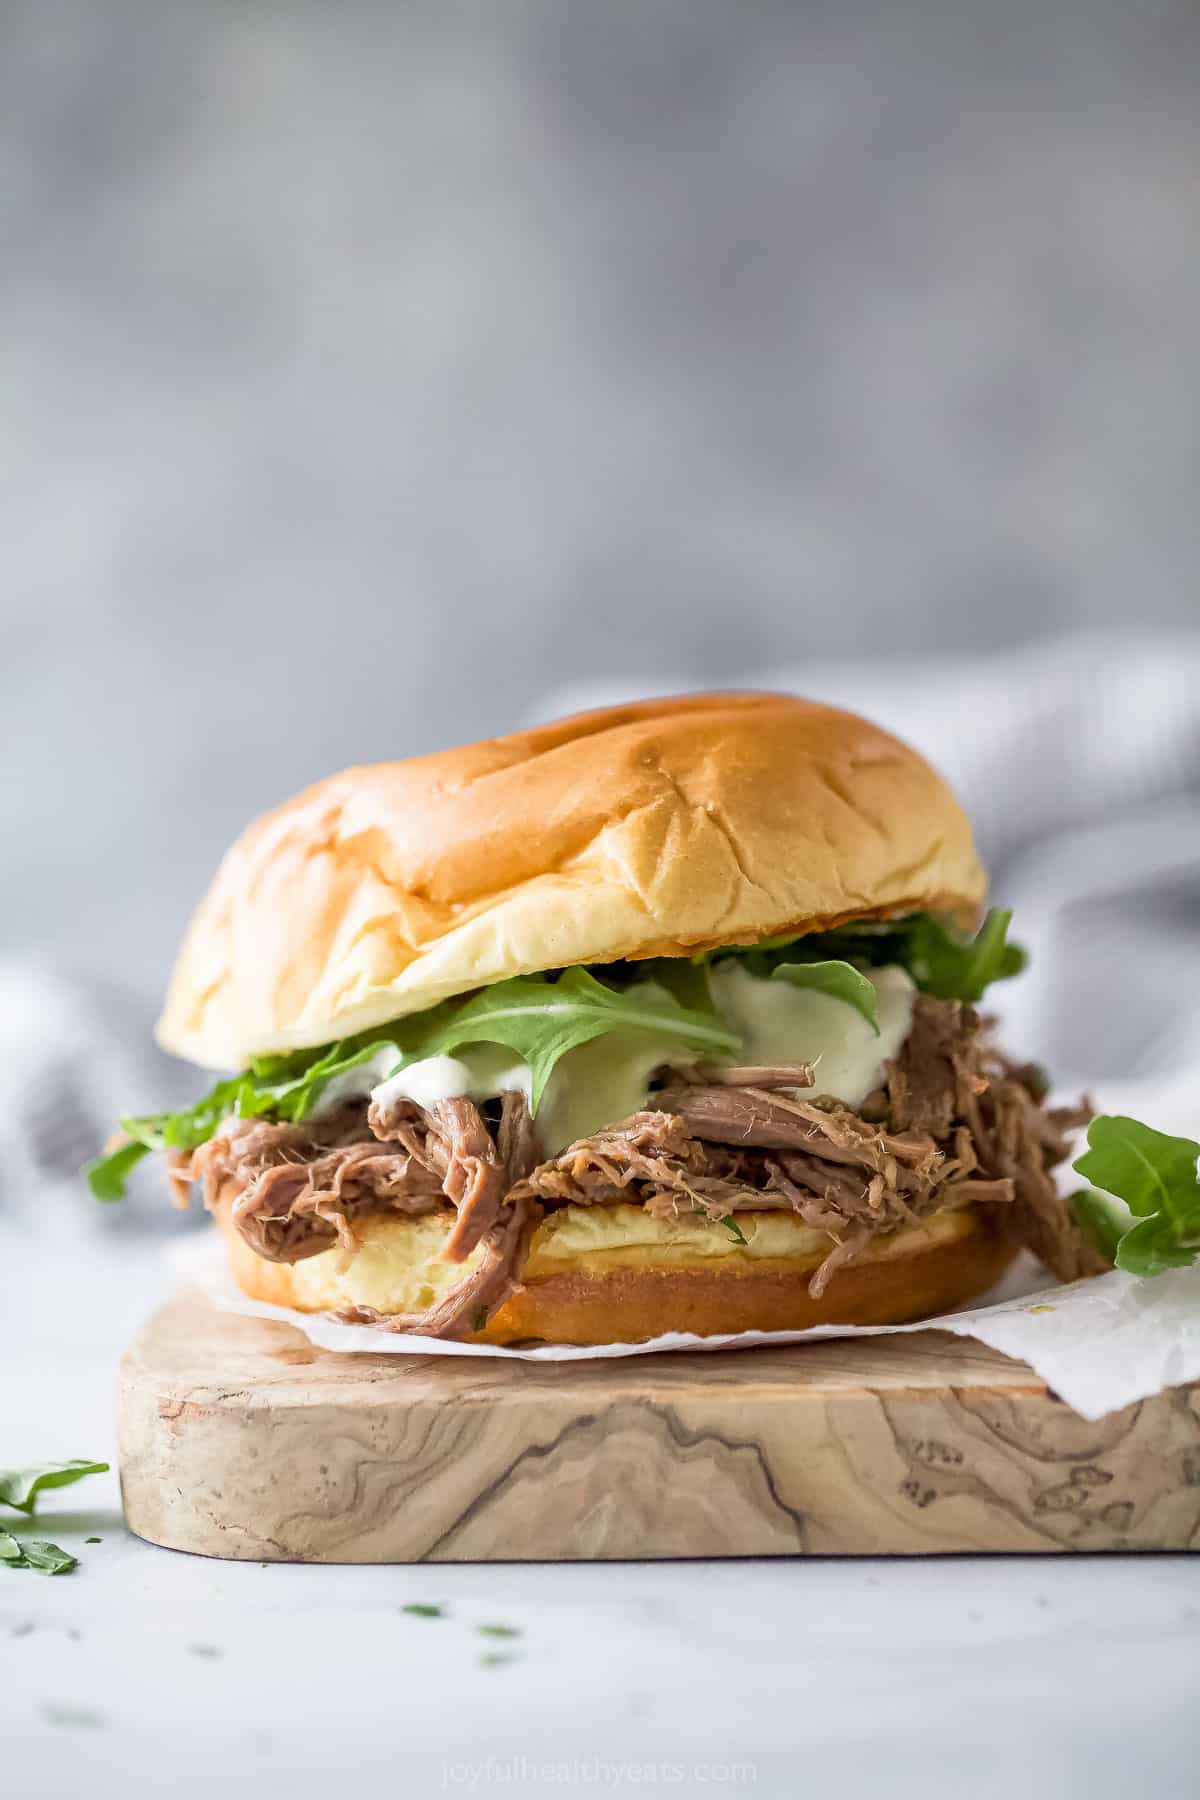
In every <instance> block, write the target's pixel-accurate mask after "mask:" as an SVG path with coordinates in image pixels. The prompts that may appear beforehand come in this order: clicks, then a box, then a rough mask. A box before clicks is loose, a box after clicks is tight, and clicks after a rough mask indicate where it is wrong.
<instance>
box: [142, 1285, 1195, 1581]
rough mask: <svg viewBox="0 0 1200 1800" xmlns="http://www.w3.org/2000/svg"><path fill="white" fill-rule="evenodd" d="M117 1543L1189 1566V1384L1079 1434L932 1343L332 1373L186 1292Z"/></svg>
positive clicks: (149, 1330) (1056, 1414) (150, 1368)
mask: <svg viewBox="0 0 1200 1800" xmlns="http://www.w3.org/2000/svg"><path fill="white" fill-rule="evenodd" d="M119 1424H120V1455H121V1480H122V1487H123V1492H124V1499H125V1511H126V1516H127V1518H128V1520H129V1524H130V1526H131V1528H132V1529H133V1530H134V1531H135V1532H137V1533H138V1535H139V1536H140V1537H144V1538H148V1539H149V1540H150V1541H151V1542H152V1543H155V1544H165V1545H168V1546H170V1547H171V1548H172V1549H176V1550H195V1551H199V1552H200V1553H202V1554H204V1555H207V1556H225V1557H242V1558H247V1559H253V1560H255V1561H267V1560H272V1559H276V1560H278V1559H282V1560H292V1561H307V1562H418V1561H431V1562H479V1561H482V1562H492V1561H503V1560H508V1559H536V1560H549V1561H560V1560H568V1559H576V1558H614V1557H680V1556H794V1555H809V1556H850V1555H876V1554H889V1555H894V1554H903V1555H925V1554H929V1553H931V1552H932V1553H948V1552H954V1551H977V1550H1005V1551H1032V1550H1186V1549H1192V1548H1195V1547H1197V1546H1200V1388H1191V1389H1176V1390H1175V1391H1173V1392H1171V1393H1168V1394H1163V1395H1160V1396H1158V1397H1157V1398H1156V1399H1154V1400H1149V1401H1145V1402H1143V1403H1142V1404H1140V1405H1137V1406H1130V1407H1127V1408H1126V1409H1125V1410H1124V1411H1123V1412H1120V1413H1115V1414H1113V1415H1112V1416H1111V1417H1110V1418H1107V1419H1103V1420H1101V1421H1100V1423H1098V1424H1094V1425H1089V1424H1087V1423H1086V1422H1085V1421H1084V1420H1082V1419H1080V1418H1078V1417H1077V1416H1076V1415H1075V1414H1074V1413H1073V1412H1071V1411H1070V1410H1069V1408H1068V1407H1066V1406H1065V1405H1064V1404H1063V1403H1062V1402H1061V1401H1059V1400H1057V1399H1056V1398H1055V1397H1054V1395H1053V1394H1051V1393H1050V1392H1049V1391H1048V1390H1047V1388H1046V1386H1045V1384H1044V1383H1043V1382H1042V1381H1041V1380H1039V1378H1038V1377H1037V1376H1036V1375H1034V1374H1033V1373H1032V1372H1031V1371H1030V1370H1029V1369H1028V1368H1026V1367H1025V1365H1024V1364H1022V1363H1016V1362H1011V1361H1009V1360H1008V1359H1007V1358H1005V1357H1003V1356H1001V1355H999V1354H998V1353H997V1352H995V1351H992V1350H988V1349H985V1348H984V1347H983V1346H982V1345H979V1344H975V1343H973V1342H969V1341H963V1340H960V1339H957V1338H952V1337H948V1336H946V1335H944V1334H943V1333H940V1332H933V1331H930V1332H922V1333H920V1334H915V1335H913V1336H910V1337H903V1338H876V1339H868V1340H858V1341H854V1340H840V1341H830V1342H826V1343H816V1344H804V1345H791V1346H785V1347H782V1348H780V1349H777V1350H775V1349H758V1350H748V1351H747V1350H743V1351H721V1352H714V1353H711V1354H705V1355H672V1356H647V1357H633V1358H629V1359H627V1360H624V1361H614V1362H573V1363H528V1362H524V1363H523V1362H512V1361H509V1362H497V1361H494V1360H491V1359H484V1358H482V1357H479V1358H474V1357H473V1358H454V1357H423V1356H422V1357H418V1356H371V1355H353V1356H346V1355H335V1354H333V1353H332V1352H329V1351H324V1350H319V1349H317V1348H316V1347H315V1346H314V1345H312V1344H310V1343H309V1341H308V1340H307V1338H305V1337H304V1336H303V1335H302V1334H301V1333H300V1332H299V1331H297V1330H295V1329H294V1328H293V1327H292V1326H290V1325H283V1324H276V1323H274V1322H271V1321H267V1320H261V1319H243V1318H236V1317H232V1316H229V1315H226V1314H220V1313H218V1312H216V1311H215V1310H214V1308H213V1307H212V1306H211V1305H210V1303H209V1302H208V1301H206V1300H204V1299H202V1298H201V1297H200V1296H199V1295H195V1294H186V1295H182V1296H180V1297H178V1298H176V1299H174V1300H172V1301H170V1302H169V1303H168V1304H167V1305H166V1306H164V1307H163V1308H162V1310H161V1311H160V1312H158V1313H157V1314H156V1315H155V1317H154V1318H153V1319H152V1320H151V1321H150V1323H149V1324H148V1325H147V1326H146V1328H145V1330H144V1331H143V1332H142V1334H141V1336H140V1337H139V1338H138V1339H137V1341H136V1342H135V1343H134V1344H133V1346H132V1347H131V1349H130V1350H129V1352H128V1353H127V1355H126V1357H125V1360H124V1363H123V1364H122V1369H121V1382H120V1420H119Z"/></svg>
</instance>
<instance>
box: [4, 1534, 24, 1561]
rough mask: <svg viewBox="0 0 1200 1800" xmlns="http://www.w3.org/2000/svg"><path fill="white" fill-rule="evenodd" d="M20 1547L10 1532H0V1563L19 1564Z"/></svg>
mask: <svg viewBox="0 0 1200 1800" xmlns="http://www.w3.org/2000/svg"><path fill="white" fill-rule="evenodd" d="M20 1560H21V1546H20V1544H19V1543H18V1542H17V1540H16V1538H15V1537H14V1536H13V1534H12V1532H11V1531H0V1562H7V1563H19V1562H20Z"/></svg>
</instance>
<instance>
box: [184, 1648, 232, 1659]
mask: <svg viewBox="0 0 1200 1800" xmlns="http://www.w3.org/2000/svg"><path fill="white" fill-rule="evenodd" d="M188 1652H189V1654H190V1655H192V1656H206V1657H208V1658H209V1660H210V1661H212V1660H213V1659H214V1658H215V1657H218V1656H224V1654H225V1652H224V1651H223V1650H222V1648H221V1646H220V1644H189V1645H188Z"/></svg>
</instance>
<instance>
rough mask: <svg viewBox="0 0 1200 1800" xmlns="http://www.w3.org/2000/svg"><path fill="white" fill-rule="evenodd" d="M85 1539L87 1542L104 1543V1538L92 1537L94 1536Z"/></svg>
mask: <svg viewBox="0 0 1200 1800" xmlns="http://www.w3.org/2000/svg"><path fill="white" fill-rule="evenodd" d="M83 1541H84V1543H85V1544H102V1543H103V1542H104V1539H103V1538H95V1537H92V1538H84V1540H83Z"/></svg>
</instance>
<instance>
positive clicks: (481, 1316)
mask: <svg viewBox="0 0 1200 1800" xmlns="http://www.w3.org/2000/svg"><path fill="white" fill-rule="evenodd" d="M486 1325H487V1307H486V1306H481V1307H480V1309H479V1311H478V1312H477V1313H476V1314H475V1317H474V1320H473V1321H472V1324H471V1330H472V1331H483V1330H484V1329H485V1327H486Z"/></svg>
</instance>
